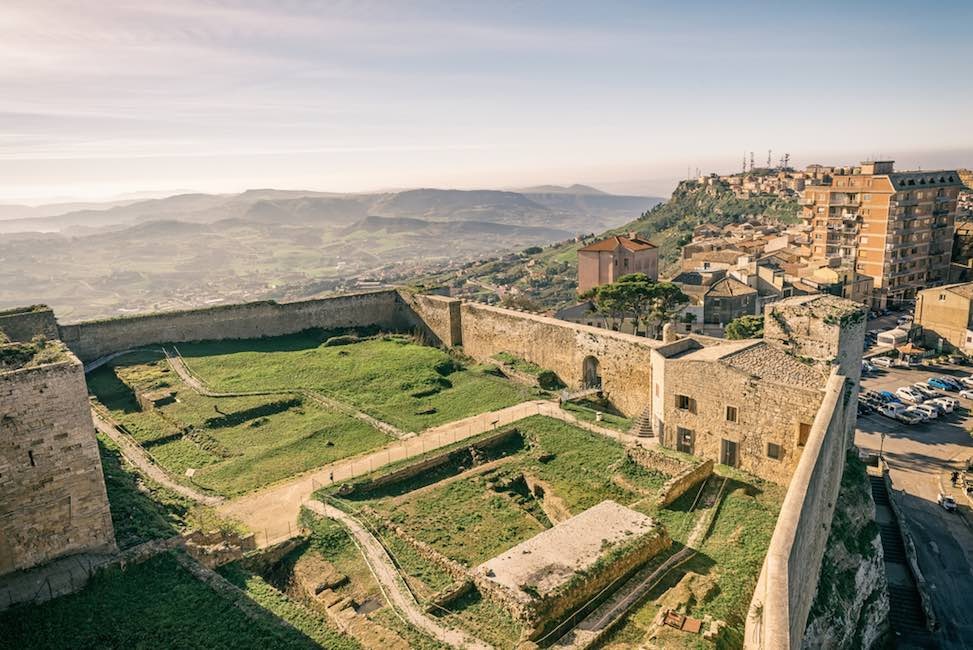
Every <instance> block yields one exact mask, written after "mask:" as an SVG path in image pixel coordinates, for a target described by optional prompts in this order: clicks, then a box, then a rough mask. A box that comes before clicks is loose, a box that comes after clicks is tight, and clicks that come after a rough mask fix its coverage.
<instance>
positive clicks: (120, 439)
mask: <svg viewBox="0 0 973 650" xmlns="http://www.w3.org/2000/svg"><path fill="white" fill-rule="evenodd" d="M91 419H92V420H94V423H95V428H96V429H98V431H100V432H102V433H103V434H105V435H106V436H108V437H109V438H111V439H112V441H113V442H114V443H115V444H116V445H118V447H119V449H121V452H122V455H123V456H124V457H125V459H126V460H127V461H128V462H130V463H132V464H133V465H135V466H136V467H138V468H139V469H140V470H141V471H142V472H143V473H144V474H145V475H146V476H148V477H149V478H150V479H152V480H153V481H155V482H156V483H158V484H159V485H163V486H165V487H167V488H169V489H170V490H172V491H173V492H177V493H178V494H181V495H182V496H184V497H186V498H187V499H192V500H193V501H195V502H196V503H201V504H203V505H206V506H218V505H220V504H221V503H223V501H224V499H223V497H216V496H210V495H207V494H202V493H200V492H197V491H196V490H194V489H192V488H190V487H186V486H185V485H182V484H181V483H177V482H176V481H174V480H173V479H172V478H170V476H169V474H168V473H167V472H166V471H165V470H163V469H162V468H161V467H159V466H158V465H156V464H155V462H154V461H153V460H152V458H151V457H150V456H149V455H148V454H147V453H146V452H145V450H144V449H143V448H142V446H141V445H139V444H138V443H136V442H135V441H134V440H132V439H130V438H129V437H128V436H127V435H125V434H124V433H122V432H121V431H119V430H118V429H117V428H116V427H115V425H114V424H113V423H111V422H109V421H108V420H106V419H105V418H104V417H102V416H101V415H100V414H99V413H98V412H97V411H95V410H94V409H92V411H91Z"/></svg>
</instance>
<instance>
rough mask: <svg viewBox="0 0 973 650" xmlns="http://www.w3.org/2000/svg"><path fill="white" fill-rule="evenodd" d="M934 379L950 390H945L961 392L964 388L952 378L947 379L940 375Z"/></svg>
mask: <svg viewBox="0 0 973 650" xmlns="http://www.w3.org/2000/svg"><path fill="white" fill-rule="evenodd" d="M936 379H938V380H939V381H941V382H943V383H945V384H946V385H947V386H950V388H948V389H947V390H953V391H961V390H963V389H964V388H966V386H964V385H963V384H961V383H960V382H959V380H958V379H954V378H953V377H948V376H946V375H940V376H939V377H936Z"/></svg>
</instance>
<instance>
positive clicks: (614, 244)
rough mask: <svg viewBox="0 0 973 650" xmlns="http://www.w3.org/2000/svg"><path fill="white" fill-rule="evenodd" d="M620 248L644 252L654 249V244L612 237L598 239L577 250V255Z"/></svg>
mask: <svg viewBox="0 0 973 650" xmlns="http://www.w3.org/2000/svg"><path fill="white" fill-rule="evenodd" d="M619 246H621V247H622V248H624V249H626V250H630V251H633V252H634V251H644V250H648V249H650V248H655V247H656V246H655V244H653V243H652V242H650V241H649V240H647V239H642V238H641V237H636V238H635V239H631V238H629V237H626V236H624V235H612V236H611V237H606V238H605V239H600V240H598V241H596V242H593V243H591V244H588V245H587V246H585V247H584V248H579V249H578V252H579V253H582V252H583V253H597V252H603V251H613V250H615V249H616V248H618V247H619Z"/></svg>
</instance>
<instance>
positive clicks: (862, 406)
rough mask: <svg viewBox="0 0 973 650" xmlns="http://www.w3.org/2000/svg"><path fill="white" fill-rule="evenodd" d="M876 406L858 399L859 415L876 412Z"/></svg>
mask: <svg viewBox="0 0 973 650" xmlns="http://www.w3.org/2000/svg"><path fill="white" fill-rule="evenodd" d="M874 412H875V407H873V406H872V405H871V404H869V403H868V402H863V401H861V400H859V401H858V415H868V414H869V413H874Z"/></svg>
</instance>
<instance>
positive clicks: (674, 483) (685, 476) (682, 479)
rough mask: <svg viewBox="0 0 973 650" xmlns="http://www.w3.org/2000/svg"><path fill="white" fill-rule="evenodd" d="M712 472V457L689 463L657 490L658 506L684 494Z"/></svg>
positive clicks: (663, 505) (664, 505)
mask: <svg viewBox="0 0 973 650" xmlns="http://www.w3.org/2000/svg"><path fill="white" fill-rule="evenodd" d="M712 473H713V459H712V458H708V459H706V460H704V461H702V462H700V463H697V464H695V465H690V466H689V467H687V468H686V469H684V470H683V471H682V472H680V473H679V474H676V475H675V476H673V477H672V478H670V479H669V480H668V481H666V482H665V484H664V485H663V486H662V489H661V490H659V498H658V500H657V501H656V503H657V504H658V506H659V507H660V508H665V507H666V506H667V505H669V504H670V503H672V502H673V501H675V500H676V499H678V498H679V497H681V496H682V495H684V494H685V493H686V492H687V491H688V490H689V489H690V488H692V487H693V486H694V485H696V484H698V483H700V482H701V481H705V480H706V479H707V478H709V477H710V475H711V474H712Z"/></svg>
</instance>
